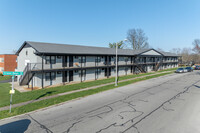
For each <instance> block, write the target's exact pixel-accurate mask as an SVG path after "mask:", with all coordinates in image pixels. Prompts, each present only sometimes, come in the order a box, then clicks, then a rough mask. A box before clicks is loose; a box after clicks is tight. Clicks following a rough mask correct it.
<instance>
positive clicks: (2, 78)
mask: <svg viewBox="0 0 200 133" xmlns="http://www.w3.org/2000/svg"><path fill="white" fill-rule="evenodd" d="M10 78H11V77H10V76H0V81H2V80H8V79H10Z"/></svg>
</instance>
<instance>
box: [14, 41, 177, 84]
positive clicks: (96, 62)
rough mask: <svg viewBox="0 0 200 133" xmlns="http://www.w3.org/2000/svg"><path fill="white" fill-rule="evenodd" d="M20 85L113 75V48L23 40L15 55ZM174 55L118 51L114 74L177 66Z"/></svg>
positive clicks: (148, 50) (152, 50)
mask: <svg viewBox="0 0 200 133" xmlns="http://www.w3.org/2000/svg"><path fill="white" fill-rule="evenodd" d="M16 54H17V55H18V57H17V61H18V62H17V64H18V68H17V71H23V72H24V75H22V76H19V77H18V82H19V84H20V85H31V86H33V87H46V86H51V85H57V84H65V83H68V82H72V81H77V82H83V81H85V80H97V79H102V78H109V77H111V76H115V73H116V71H115V61H116V60H115V55H116V53H115V49H113V48H105V47H91V46H79V45H67V44H54V43H41V42H29V41H26V42H24V43H23V45H22V46H21V47H20V48H19V50H18V51H17V53H16ZM177 58H178V56H177V55H174V54H172V53H168V52H160V51H157V50H154V49H145V50H131V49H119V50H118V75H119V76H120V75H127V74H134V73H138V72H150V71H157V70H161V69H167V68H173V67H178V59H177Z"/></svg>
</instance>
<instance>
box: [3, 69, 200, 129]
mask: <svg viewBox="0 0 200 133" xmlns="http://www.w3.org/2000/svg"><path fill="white" fill-rule="evenodd" d="M7 132H14V133H22V132H27V133H29V132H33V133H35V132H36V133H46V132H47V133H52V132H55V133H200V72H199V71H195V72H191V73H184V74H171V75H167V76H164V77H159V78H154V79H150V80H146V81H142V82H138V83H135V84H131V85H128V86H125V87H120V88H117V89H114V90H109V91H106V92H102V93H99V94H95V95H92V96H88V97H85V98H81V99H79V100H74V101H70V102H66V103H64V104H62V105H59V106H54V107H51V108H48V109H43V110H39V111H36V112H32V113H29V114H26V115H21V116H17V117H15V118H9V119H5V120H0V133H7Z"/></svg>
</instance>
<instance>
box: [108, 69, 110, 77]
mask: <svg viewBox="0 0 200 133" xmlns="http://www.w3.org/2000/svg"><path fill="white" fill-rule="evenodd" d="M108 74H109V76H111V68H109V73H108Z"/></svg>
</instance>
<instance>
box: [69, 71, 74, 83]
mask: <svg viewBox="0 0 200 133" xmlns="http://www.w3.org/2000/svg"><path fill="white" fill-rule="evenodd" d="M70 81H73V71H69V82H70Z"/></svg>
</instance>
